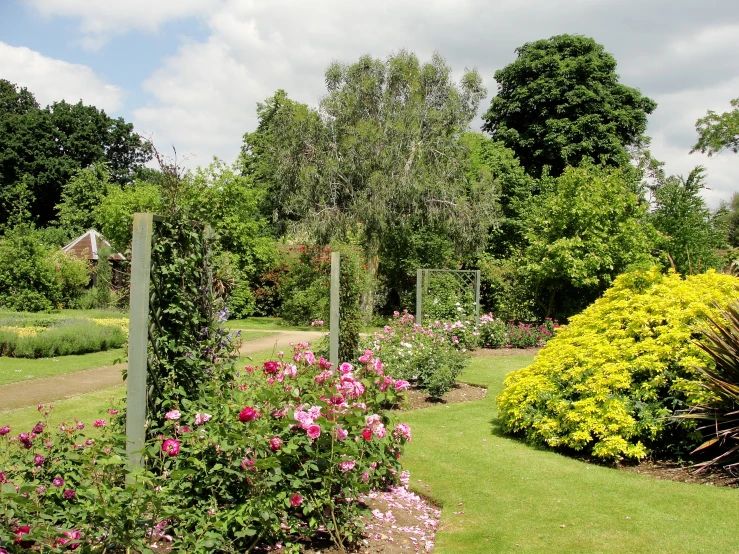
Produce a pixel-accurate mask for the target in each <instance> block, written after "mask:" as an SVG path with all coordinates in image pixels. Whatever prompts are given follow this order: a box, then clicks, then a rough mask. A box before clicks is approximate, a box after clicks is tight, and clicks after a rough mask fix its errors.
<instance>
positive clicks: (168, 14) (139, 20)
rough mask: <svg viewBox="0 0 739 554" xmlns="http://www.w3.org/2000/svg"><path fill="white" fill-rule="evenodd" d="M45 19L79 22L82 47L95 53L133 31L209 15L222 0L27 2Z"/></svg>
mask: <svg viewBox="0 0 739 554" xmlns="http://www.w3.org/2000/svg"><path fill="white" fill-rule="evenodd" d="M25 1H26V3H27V4H29V5H30V6H32V7H33V8H34V9H35V10H36V11H37V12H38V13H39V14H40V15H41V16H43V17H58V16H61V17H71V18H78V19H79V20H80V27H79V28H80V32H81V33H82V35H83V36H82V37H81V39H80V41H79V42H80V44H81V45H82V46H84V47H86V48H88V49H92V50H96V49H98V48H100V47H101V46H102V45H104V44H105V43H107V42H108V41H109V40H110V39H111V38H112V37H114V36H116V35H121V34H124V33H126V32H127V31H130V30H143V31H149V32H154V31H156V30H157V29H158V28H159V26H160V25H161V24H162V23H164V22H166V21H170V20H175V19H183V18H187V17H192V16H198V15H203V14H207V13H208V12H210V10H212V9H214V8H216V7H217V6H218V4H219V3H220V0H25Z"/></svg>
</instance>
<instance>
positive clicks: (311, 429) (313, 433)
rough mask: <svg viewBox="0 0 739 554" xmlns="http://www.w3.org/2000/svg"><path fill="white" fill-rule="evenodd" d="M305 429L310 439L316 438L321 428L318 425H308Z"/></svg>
mask: <svg viewBox="0 0 739 554" xmlns="http://www.w3.org/2000/svg"><path fill="white" fill-rule="evenodd" d="M306 431H307V433H308V436H309V437H310V438H311V439H317V438H318V437H319V436H320V435H321V428H320V427H319V426H318V425H310V426H308V429H307V430H306Z"/></svg>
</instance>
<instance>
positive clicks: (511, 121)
mask: <svg viewBox="0 0 739 554" xmlns="http://www.w3.org/2000/svg"><path fill="white" fill-rule="evenodd" d="M516 53H517V54H518V57H517V59H516V61H514V62H513V63H511V64H509V65H507V66H506V67H505V68H503V69H501V70H499V71H496V72H495V80H496V81H497V82H498V94H497V95H496V96H495V97H494V98H493V99H492V101H491V103H490V109H489V110H488V112H487V113H486V114H485V116H484V119H485V124H484V127H483V129H484V130H485V131H488V132H490V133H491V135H492V137H493V139H495V140H500V141H502V142H503V144H505V145H506V146H507V147H508V148H511V149H512V150H513V151H514V152H515V153H516V156H517V157H518V159H519V160H520V161H521V165H522V166H523V167H524V168H525V169H526V172H527V173H528V174H529V175H531V176H532V177H536V178H538V177H539V176H541V174H542V170H543V168H544V166H549V168H550V169H549V174H551V175H554V176H559V175H560V174H561V173H562V172H563V171H564V169H565V167H566V166H568V165H570V166H577V165H579V164H580V163H581V162H582V161H583V160H584V159H585V158H588V157H589V158H591V159H593V160H595V161H596V162H601V161H602V162H604V163H607V164H609V165H623V164H624V163H625V162H626V161H627V160H628V156H627V154H626V149H625V148H626V147H627V146H630V145H632V144H635V143H636V142H638V140H639V138H640V137H641V135H642V134H643V133H644V130H645V129H646V127H647V115H648V114H650V113H652V111H654V109H655V108H656V106H657V105H656V104H655V102H654V101H652V100H650V99H649V98H647V97H645V96H642V95H641V93H640V92H639V91H638V90H636V89H633V88H630V87H627V86H625V85H623V84H621V83H619V82H618V75H617V74H616V60H615V59H614V58H613V57H612V56H611V55H610V54H608V53H607V52H605V50H604V49H603V46H602V45H600V44H598V43H597V42H595V41H594V40H593V39H591V38H587V37H584V36H580V35H558V36H553V37H551V38H549V39H544V40H538V41H536V42H528V43H526V44H524V45H523V46H521V47H519V48H517V49H516Z"/></svg>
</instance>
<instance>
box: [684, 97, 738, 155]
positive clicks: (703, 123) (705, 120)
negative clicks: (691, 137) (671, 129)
mask: <svg viewBox="0 0 739 554" xmlns="http://www.w3.org/2000/svg"><path fill="white" fill-rule="evenodd" d="M731 106H732V108H734V109H733V110H731V111H728V112H724V113H722V114H717V113H716V112H714V111H712V110H709V111H708V113H706V116H705V117H702V118H700V119H699V120H698V121H696V122H695V130H696V131H697V132H698V142H696V143H695V146H693V149H692V150H691V152H696V151H699V152H702V153H704V154H706V153H707V154H708V155H709V156H711V155H713V154H720V153H721V152H723V151H724V150H731V151H732V152H734V153H737V152H739V98H735V99H734V100H732V101H731Z"/></svg>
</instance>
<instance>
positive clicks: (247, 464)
mask: <svg viewBox="0 0 739 554" xmlns="http://www.w3.org/2000/svg"><path fill="white" fill-rule="evenodd" d="M255 463H256V462H255V461H254V459H253V458H244V459H243V460H241V469H243V470H244V471H248V470H250V469H254V464H255Z"/></svg>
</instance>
